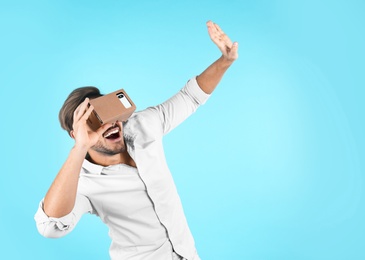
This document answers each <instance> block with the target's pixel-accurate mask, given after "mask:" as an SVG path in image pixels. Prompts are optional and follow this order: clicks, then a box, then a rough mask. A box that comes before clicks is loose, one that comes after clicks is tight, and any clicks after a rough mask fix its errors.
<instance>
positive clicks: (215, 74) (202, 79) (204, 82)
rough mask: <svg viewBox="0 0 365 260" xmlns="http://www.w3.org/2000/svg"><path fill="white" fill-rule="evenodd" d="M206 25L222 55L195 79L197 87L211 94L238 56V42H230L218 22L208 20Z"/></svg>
mask: <svg viewBox="0 0 365 260" xmlns="http://www.w3.org/2000/svg"><path fill="white" fill-rule="evenodd" d="M207 26H208V33H209V36H210V38H211V39H212V41H213V42H214V43H215V44H216V45H217V47H218V48H219V50H220V51H221V52H222V56H221V57H220V58H219V59H218V60H216V61H215V62H214V63H213V64H212V65H210V66H209V67H208V68H207V69H206V70H205V71H204V72H203V73H202V74H200V75H199V76H198V77H197V78H196V80H197V82H198V85H199V87H200V88H201V89H202V90H203V91H204V92H205V93H207V94H211V93H212V92H213V90H214V89H215V88H216V86H217V85H218V83H219V82H220V80H221V79H222V77H223V75H224V73H225V72H226V70H227V69H228V68H229V67H230V66H231V65H232V64H233V62H234V61H235V60H236V59H237V58H238V43H237V42H234V43H232V41H231V40H230V39H229V37H228V36H227V35H226V34H225V33H224V32H223V31H222V29H221V28H220V27H219V26H218V24H215V23H213V22H212V21H208V22H207Z"/></svg>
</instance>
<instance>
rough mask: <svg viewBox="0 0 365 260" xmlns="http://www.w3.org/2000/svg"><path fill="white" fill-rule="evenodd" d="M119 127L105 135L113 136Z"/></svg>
mask: <svg viewBox="0 0 365 260" xmlns="http://www.w3.org/2000/svg"><path fill="white" fill-rule="evenodd" d="M118 132H119V129H118V128H115V129H114V130H111V131H110V132H108V133H106V135H104V137H108V136H111V135H112V134H115V133H118Z"/></svg>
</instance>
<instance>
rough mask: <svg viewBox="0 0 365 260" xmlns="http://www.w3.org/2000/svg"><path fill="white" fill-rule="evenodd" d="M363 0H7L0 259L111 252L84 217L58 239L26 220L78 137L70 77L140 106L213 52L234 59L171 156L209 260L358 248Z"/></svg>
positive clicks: (176, 137)
mask: <svg viewBox="0 0 365 260" xmlns="http://www.w3.org/2000/svg"><path fill="white" fill-rule="evenodd" d="M364 13H365V2H364V1H360V0H346V1H345V0H337V1H336V0H335V1H329V0H324V1H315V0H308V1H291V0H272V1H269V0H252V1H244V0H242V1H238V0H231V1H216V0H211V1H192V0H188V1H167V0H159V1H121V0H119V1H117V0H113V1H111V0H106V1H91V0H89V1H84V0H80V1H45V0H44V1H16V0H15V1H1V3H0V33H1V41H0V82H1V84H0V85H1V86H0V88H1V102H0V111H1V128H0V129H1V130H0V131H1V148H2V149H1V150H2V151H1V168H2V170H1V181H0V192H1V196H0V205H1V209H0V223H1V231H0V240H1V241H0V258H1V259H37V260H43V259H44V260H48V259H51V260H64V259H70V260H72V259H108V258H109V254H108V249H109V244H110V239H109V237H108V230H107V227H106V226H104V224H103V223H102V222H101V221H100V220H99V219H98V218H97V217H95V216H91V215H86V216H84V217H83V218H82V220H81V222H80V223H79V224H78V226H77V227H76V228H75V230H74V231H73V232H72V233H71V234H69V235H68V236H66V237H64V238H61V239H46V238H43V237H42V236H40V235H39V234H38V232H37V230H36V226H35V222H34V220H33V216H34V214H35V212H36V210H37V207H38V203H39V201H40V200H41V199H42V197H43V196H44V195H45V193H46V192H47V189H48V187H49V186H50V184H51V182H52V181H53V179H54V177H55V175H56V174H57V172H58V170H59V168H60V167H61V165H62V163H63V162H64V160H65V158H66V157H67V155H68V152H69V150H70V148H71V147H72V145H73V141H72V139H71V138H69V137H68V135H67V133H66V132H64V131H63V130H61V128H60V126H59V123H58V111H59V109H60V107H61V105H62V103H63V101H64V100H65V98H66V97H67V95H68V94H69V93H70V92H71V91H72V90H73V89H74V88H77V87H80V86H87V85H94V86H97V87H99V88H100V89H101V90H102V92H103V93H108V92H111V91H114V90H116V89H119V88H124V89H126V91H127V92H128V94H129V95H130V96H131V97H132V99H133V100H134V102H135V103H136V105H137V107H138V110H141V109H144V108H146V107H148V106H152V105H156V104H159V103H161V102H163V101H164V100H166V99H167V98H169V97H170V96H172V95H173V94H175V93H176V92H177V91H179V89H180V88H181V87H183V86H184V84H185V82H186V81H187V80H188V79H189V78H191V77H194V76H196V75H198V74H199V73H201V72H202V71H203V70H204V69H205V68H206V67H207V66H208V65H209V64H211V63H212V62H213V61H214V60H216V59H217V58H218V57H219V56H220V52H219V50H218V49H217V48H216V46H215V45H214V44H213V43H212V42H211V41H210V39H209V36H208V33H207V30H206V25H205V23H206V21H208V20H213V21H214V22H217V23H218V24H219V25H221V27H222V28H223V30H224V31H225V32H226V33H227V34H228V35H229V36H230V37H231V39H232V40H233V41H238V42H239V45H240V47H239V54H240V57H239V59H238V60H237V62H236V63H235V64H234V65H233V66H232V67H231V68H230V70H229V71H228V72H227V74H226V75H225V77H224V79H223V80H222V82H221V84H220V85H219V87H218V89H217V90H216V91H215V92H214V93H213V95H212V96H211V98H210V100H209V101H208V102H207V103H206V104H205V105H204V106H203V107H201V108H200V109H199V110H198V111H197V112H196V113H195V114H194V115H193V116H192V117H191V118H189V119H188V120H187V121H186V122H184V123H183V124H182V125H181V126H179V127H178V128H177V129H175V130H174V131H173V132H171V133H170V134H169V135H167V136H166V138H165V140H164V144H165V152H166V157H167V160H168V164H169V167H170V169H171V171H172V173H173V177H174V179H175V182H176V185H177V187H178V191H179V194H180V196H181V199H182V202H183V205H184V210H185V213H186V216H187V219H188V222H189V224H190V227H191V230H192V232H193V234H194V237H195V240H196V246H197V249H198V251H199V253H200V256H201V258H202V259H203V260H215V259H219V260H221V259H223V260H225V259H249V260H272V259H278V260H286V259H298V260H308V259H320V260H323V259H331V260H340V259H352V260H354V259H365V247H364V242H365V224H364V218H365V208H364V202H365V193H364V191H365V187H364V177H365V174H364V171H365V163H364V158H365V148H364V147H365V138H364V133H365V124H364V112H365V105H364V99H365V84H364V83H365V79H364V75H365V73H364V68H365V66H364V65H365V64H364V60H365V48H364V46H365V33H364V28H365V16H364Z"/></svg>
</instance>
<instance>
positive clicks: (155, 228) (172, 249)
mask: <svg viewBox="0 0 365 260" xmlns="http://www.w3.org/2000/svg"><path fill="white" fill-rule="evenodd" d="M207 27H208V33H209V35H210V38H211V39H212V41H213V42H214V43H215V44H216V45H217V46H218V48H219V49H220V50H221V52H222V56H221V57H220V58H219V59H218V60H217V61H215V62H214V63H213V64H212V65H210V66H209V67H208V68H207V69H206V70H205V71H204V72H203V73H202V74H200V75H199V76H197V77H196V78H193V79H191V80H190V81H189V82H188V83H187V84H186V85H185V87H184V88H183V89H181V91H180V92H179V93H178V94H176V95H175V96H173V97H172V98H170V99H169V100H167V101H166V102H164V103H162V104H160V105H158V106H155V107H150V108H147V109H146V110H143V111H141V112H137V113H134V114H133V115H132V116H131V117H130V118H129V119H128V120H127V121H126V122H124V123H121V122H118V121H117V122H115V123H113V124H105V125H103V126H101V127H100V128H99V129H98V130H97V131H92V130H91V128H90V127H89V126H88V125H87V123H86V121H87V119H88V117H89V115H90V114H91V113H92V111H93V106H92V105H90V106H88V105H89V99H92V98H96V97H99V96H101V94H100V92H99V90H98V89H96V88H94V87H85V88H79V89H76V90H74V91H73V92H72V93H71V94H70V95H69V97H68V98H67V99H66V101H65V103H64V105H63V107H62V108H61V110H60V114H59V119H60V122H61V126H62V127H63V128H64V129H65V130H67V131H68V133H69V135H70V136H71V137H72V138H73V139H74V140H75V144H74V146H73V147H72V149H71V151H70V154H69V156H68V158H67V159H66V161H65V163H64V164H63V166H62V168H61V169H60V171H59V173H58V174H57V176H56V178H55V180H54V182H53V183H52V185H51V187H50V188H49V190H48V192H47V194H46V196H45V198H44V199H43V200H42V201H41V203H40V205H39V209H38V211H37V213H36V215H35V220H36V223H37V228H38V230H39V232H40V233H41V234H42V235H43V236H45V237H51V238H55V237H61V236H64V235H66V234H67V233H69V232H70V231H71V230H72V229H73V228H74V227H75V225H76V224H77V222H78V220H79V219H80V218H81V216H82V215H83V214H85V213H92V214H96V215H98V216H99V217H100V218H101V220H102V221H103V222H104V223H106V224H107V225H108V227H109V230H110V232H109V235H110V237H111V239H112V244H111V246H110V256H111V258H112V259H131V260H137V259H150V260H165V259H166V260H167V259H169V260H172V259H188V260H197V259H200V258H199V256H198V254H197V252H196V249H195V245H194V239H193V237H192V235H191V233H190V230H189V227H188V225H187V222H186V219H185V216H184V212H183V208H182V205H181V202H180V198H179V196H178V194H177V191H176V187H175V184H174V182H173V180H172V176H171V174H170V172H169V169H168V167H167V164H166V161H165V157H164V154H163V147H162V137H163V136H164V135H165V134H166V133H168V132H169V131H171V130H172V129H173V128H174V127H176V126H177V125H178V124H180V123H181V122H182V121H184V120H185V119H186V118H187V117H188V116H189V115H191V114H192V113H193V112H194V111H195V110H196V109H197V107H198V106H199V105H201V104H203V103H204V102H205V101H206V100H207V99H208V97H209V95H210V94H211V93H212V92H213V90H214V89H215V87H216V86H217V85H218V83H219V81H220V80H221V78H222V76H223V75H224V73H225V71H226V70H227V69H228V68H229V67H230V66H231V65H232V63H233V62H234V61H235V60H236V59H237V57H238V53H237V50H238V44H237V43H236V42H235V43H232V42H231V40H230V39H229V38H228V36H227V35H225V34H224V32H223V31H222V30H221V29H220V28H219V26H218V25H217V24H214V23H213V22H211V21H209V22H207Z"/></svg>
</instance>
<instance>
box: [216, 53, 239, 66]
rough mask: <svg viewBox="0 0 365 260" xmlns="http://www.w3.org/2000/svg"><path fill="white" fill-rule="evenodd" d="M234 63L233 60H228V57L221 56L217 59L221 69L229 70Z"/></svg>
mask: <svg viewBox="0 0 365 260" xmlns="http://www.w3.org/2000/svg"><path fill="white" fill-rule="evenodd" d="M234 61H235V60H234V59H229V58H228V57H226V56H224V55H222V56H221V57H220V58H219V59H218V62H219V64H220V66H221V67H223V68H226V69H227V68H229V67H230V66H231V65H232V64H233V62H234Z"/></svg>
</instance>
